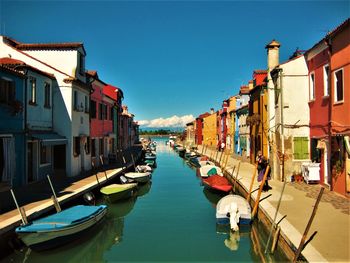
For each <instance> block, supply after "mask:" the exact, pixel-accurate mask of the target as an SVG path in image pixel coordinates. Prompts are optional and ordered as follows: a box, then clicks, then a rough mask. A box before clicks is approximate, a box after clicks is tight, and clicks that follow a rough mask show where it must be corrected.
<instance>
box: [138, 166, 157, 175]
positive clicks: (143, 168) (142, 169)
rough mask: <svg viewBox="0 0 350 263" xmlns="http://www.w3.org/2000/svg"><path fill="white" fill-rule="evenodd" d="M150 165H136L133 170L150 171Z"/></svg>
mask: <svg viewBox="0 0 350 263" xmlns="http://www.w3.org/2000/svg"><path fill="white" fill-rule="evenodd" d="M152 170H153V169H152V167H151V166H149V165H138V166H136V168H135V171H136V172H138V173H145V172H152Z"/></svg>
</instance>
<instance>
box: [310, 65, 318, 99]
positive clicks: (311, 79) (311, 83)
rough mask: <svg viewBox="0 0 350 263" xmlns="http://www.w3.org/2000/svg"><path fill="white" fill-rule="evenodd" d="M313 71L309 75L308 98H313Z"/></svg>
mask: <svg viewBox="0 0 350 263" xmlns="http://www.w3.org/2000/svg"><path fill="white" fill-rule="evenodd" d="M315 86H316V85H315V72H311V73H310V76H309V100H310V101H313V100H315V97H316V96H315Z"/></svg>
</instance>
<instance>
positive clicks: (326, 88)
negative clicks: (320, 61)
mask: <svg viewBox="0 0 350 263" xmlns="http://www.w3.org/2000/svg"><path fill="white" fill-rule="evenodd" d="M326 68H328V74H327V71H326ZM329 72H330V67H329V64H326V65H324V66H323V96H324V97H328V96H329Z"/></svg>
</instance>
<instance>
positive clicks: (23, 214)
mask: <svg viewBox="0 0 350 263" xmlns="http://www.w3.org/2000/svg"><path fill="white" fill-rule="evenodd" d="M10 191H11V195H12V198H13V201H14V202H15V204H16V207H17V210H18V213H19V215H20V216H21V219H22V224H23V225H26V224H28V219H27V215H26V212H25V210H24V207H19V205H18V203H17V199H16V196H15V193H14V192H13V190H12V189H10Z"/></svg>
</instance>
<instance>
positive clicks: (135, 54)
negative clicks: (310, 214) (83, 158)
mask: <svg viewBox="0 0 350 263" xmlns="http://www.w3.org/2000/svg"><path fill="white" fill-rule="evenodd" d="M349 3H350V2H349V1H334V0H333V1H23V0H22V1H13V0H11V1H4V0H0V22H1V33H2V34H4V35H7V36H10V37H12V38H14V39H16V40H18V41H21V42H27V43H33V42H71V41H72V42H83V43H84V46H85V49H86V51H87V58H86V66H87V69H90V70H97V71H98V73H99V76H100V78H101V79H102V80H104V81H105V82H107V83H110V84H112V85H115V86H118V87H120V88H121V89H122V90H123V91H124V94H125V100H124V103H125V104H126V105H128V106H129V110H130V112H132V113H134V114H135V119H136V120H153V119H158V122H159V123H161V122H162V121H163V120H164V119H167V118H170V117H172V116H174V115H176V116H178V117H180V119H181V117H182V116H186V115H187V118H188V115H193V116H195V117H196V116H198V115H199V114H201V113H203V112H205V111H209V110H210V108H211V107H213V108H215V109H218V108H219V107H220V106H221V103H222V101H223V100H224V99H226V98H228V97H229V96H232V95H235V94H237V93H238V90H239V87H240V86H241V85H243V84H246V83H247V82H248V81H249V80H250V79H251V76H252V72H253V70H254V69H265V68H266V50H265V45H266V44H267V43H268V42H270V41H271V40H272V39H276V40H278V41H279V42H280V43H281V45H282V46H281V49H280V50H281V51H280V52H281V53H280V60H281V62H282V61H285V60H287V59H288V57H289V56H290V55H291V54H292V53H293V51H294V50H295V49H296V48H297V47H298V48H299V49H302V50H305V49H308V48H310V47H312V46H313V45H314V44H315V43H316V42H318V41H319V40H320V39H321V38H323V37H324V35H325V34H326V32H327V31H330V30H332V29H334V28H335V27H336V26H338V25H339V24H340V23H341V22H343V21H344V20H345V19H346V18H348V17H349V16H350V6H349V5H350V4H349ZM185 118H186V117H185ZM172 119H174V118H172ZM175 119H177V120H178V118H175ZM169 120H170V119H168V123H169Z"/></svg>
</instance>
